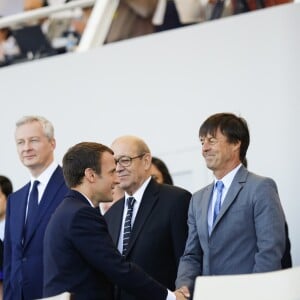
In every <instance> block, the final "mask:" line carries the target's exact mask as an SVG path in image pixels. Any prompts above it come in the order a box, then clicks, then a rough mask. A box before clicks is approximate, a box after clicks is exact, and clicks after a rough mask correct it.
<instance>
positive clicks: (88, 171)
mask: <svg viewBox="0 0 300 300" xmlns="http://www.w3.org/2000/svg"><path fill="white" fill-rule="evenodd" d="M84 176H85V178H86V179H87V180H88V181H89V182H94V181H95V171H94V170H93V169H91V168H87V169H85V170H84Z"/></svg>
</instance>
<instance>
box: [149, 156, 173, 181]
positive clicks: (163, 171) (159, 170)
mask: <svg viewBox="0 0 300 300" xmlns="http://www.w3.org/2000/svg"><path fill="white" fill-rule="evenodd" d="M151 176H152V178H153V179H154V180H156V182H158V183H165V184H170V185H173V179H172V177H171V174H170V172H169V170H168V168H167V166H166V164H165V163H164V162H163V161H162V160H161V159H159V158H158V157H155V156H153V157H152V165H151Z"/></svg>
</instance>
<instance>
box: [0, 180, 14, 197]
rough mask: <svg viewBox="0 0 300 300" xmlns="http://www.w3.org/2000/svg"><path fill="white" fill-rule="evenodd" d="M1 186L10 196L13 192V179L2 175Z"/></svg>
mask: <svg viewBox="0 0 300 300" xmlns="http://www.w3.org/2000/svg"><path fill="white" fill-rule="evenodd" d="M0 188H1V190H2V193H3V194H4V195H5V196H6V197H8V195H9V194H11V193H12V192H13V186H12V183H11V181H10V180H9V179H8V178H7V177H5V176H2V175H0Z"/></svg>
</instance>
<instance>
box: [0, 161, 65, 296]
mask: <svg viewBox="0 0 300 300" xmlns="http://www.w3.org/2000/svg"><path fill="white" fill-rule="evenodd" d="M29 188H30V182H29V183H28V184H26V185H25V186H24V187H22V188H21V189H20V190H18V191H16V192H15V193H13V194H11V195H10V196H9V198H8V202H7V210H6V223H5V239H4V278H5V279H4V299H5V300H20V299H24V300H32V299H37V298H41V297H42V292H43V240H44V233H45V229H46V226H47V224H48V221H49V219H50V217H51V215H52V214H53V212H54V210H55V209H56V207H57V206H58V204H59V203H60V202H61V201H62V200H63V198H64V196H65V194H66V193H67V191H68V188H67V186H66V185H65V182H64V178H63V173H62V168H61V167H59V166H58V167H57V169H56V170H55V172H54V173H53V175H52V177H51V178H50V181H49V182H48V185H47V187H46V189H45V192H44V194H43V197H42V199H41V202H40V204H39V211H38V217H37V219H36V224H35V230H34V231H33V232H32V234H31V235H30V236H29V237H28V239H27V240H26V241H24V242H23V229H24V223H25V211H26V204H27V198H28V192H29Z"/></svg>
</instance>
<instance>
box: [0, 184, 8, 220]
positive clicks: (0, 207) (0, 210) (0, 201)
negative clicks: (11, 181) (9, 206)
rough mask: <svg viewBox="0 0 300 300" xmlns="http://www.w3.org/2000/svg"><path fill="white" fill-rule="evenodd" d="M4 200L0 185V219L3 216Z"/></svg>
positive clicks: (4, 196)
mask: <svg viewBox="0 0 300 300" xmlns="http://www.w3.org/2000/svg"><path fill="white" fill-rule="evenodd" d="M6 200H7V199H6V195H5V194H4V193H3V192H2V188H1V187H0V220H1V219H3V218H4V217H5V212H6Z"/></svg>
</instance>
